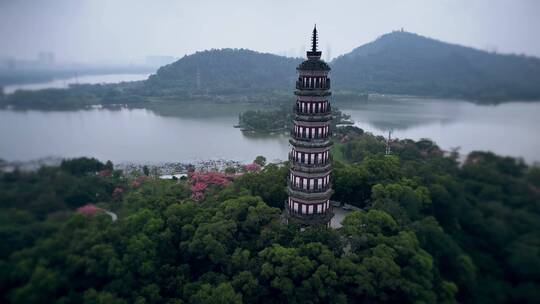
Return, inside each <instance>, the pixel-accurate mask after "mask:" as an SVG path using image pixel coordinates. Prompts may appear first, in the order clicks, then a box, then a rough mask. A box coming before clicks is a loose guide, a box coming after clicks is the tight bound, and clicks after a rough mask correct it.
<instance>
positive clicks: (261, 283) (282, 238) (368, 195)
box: [0, 127, 540, 303]
mask: <svg viewBox="0 0 540 304" xmlns="http://www.w3.org/2000/svg"><path fill="white" fill-rule="evenodd" d="M335 140H336V143H337V144H336V149H338V150H340V151H341V153H342V155H343V158H342V161H334V167H335V170H334V188H335V195H334V199H335V200H339V201H342V202H346V203H350V204H353V205H356V206H358V207H360V208H361V210H360V211H354V212H350V213H348V214H347V216H346V218H345V220H344V221H343V227H342V228H340V229H337V230H335V229H325V228H316V227H314V228H308V229H305V230H304V231H300V230H299V229H298V228H297V227H294V226H288V225H284V224H283V223H282V220H281V217H280V214H281V210H280V209H281V208H282V207H283V202H284V200H285V199H286V194H285V192H284V188H285V183H286V178H285V177H286V175H287V164H286V163H285V164H281V165H280V164H266V162H264V161H263V159H262V158H259V159H258V163H260V165H258V166H261V165H262V166H263V167H262V169H261V170H254V171H247V172H246V173H244V174H243V175H235V174H228V173H220V172H215V173H209V174H210V175H206V173H202V172H201V173H196V174H195V175H190V177H189V178H188V179H181V180H159V179H153V178H151V177H147V176H145V175H141V176H136V175H133V176H132V175H129V176H126V175H124V174H123V173H122V172H120V171H117V170H115V169H114V167H113V165H112V164H111V163H107V164H104V163H101V162H99V161H97V160H95V159H89V158H82V159H73V160H66V161H65V162H64V163H63V164H62V165H61V166H59V167H42V168H41V169H39V170H37V171H35V172H22V171H18V170H16V171H13V172H9V173H2V174H1V175H0V217H1V221H0V236H1V238H2V240H3V242H2V245H1V246H0V289H1V290H0V291H1V292H0V294H1V298H0V301H1V302H5V303H37V302H43V300H44V299H47V300H48V301H50V302H59V303H241V302H245V303H275V302H279V303H281V302H293V303H314V302H332V303H346V302H366V303H396V302H399V303H436V302H437V303H456V302H460V303H534V302H536V301H537V300H538V299H539V290H540V289H539V287H540V286H539V282H540V271H539V269H540V252H539V250H540V227H539V225H540V224H539V223H540V211H539V205H538V201H539V198H540V197H539V196H540V169H539V168H537V167H531V166H528V165H526V164H525V163H523V162H522V161H521V160H518V159H514V158H509V157H501V156H497V155H494V154H492V153H486V152H474V153H471V154H470V155H468V156H467V158H466V160H465V161H464V163H463V164H462V165H460V164H459V163H458V161H457V155H456V154H450V155H446V154H444V153H443V152H442V151H441V150H440V149H439V148H438V147H437V146H436V144H435V143H433V142H431V141H429V140H421V141H412V140H399V141H397V140H396V141H394V142H392V151H393V154H392V155H391V156H385V155H384V139H383V138H379V137H375V136H373V135H371V134H369V133H364V132H363V131H362V130H360V129H357V128H354V127H347V128H340V129H338V131H337V132H336V137H335ZM202 182H205V183H206V184H205V186H204V187H203V186H201V183H202ZM194 191H197V193H201V195H195V193H194ZM88 204H92V206H94V207H93V208H87V209H84V208H83V209H81V207H84V206H88ZM103 210H108V211H110V212H114V213H115V214H116V215H118V219H117V220H116V221H113V220H112V219H111V217H110V216H109V215H108V214H107V213H105V212H102V211H103ZM90 211H91V212H90Z"/></svg>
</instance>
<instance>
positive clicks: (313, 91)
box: [285, 28, 334, 226]
mask: <svg viewBox="0 0 540 304" xmlns="http://www.w3.org/2000/svg"><path fill="white" fill-rule="evenodd" d="M317 39H318V37H317V28H314V29H313V36H312V47H311V51H308V52H307V58H308V59H307V60H306V61H304V62H302V63H301V64H300V65H299V66H298V67H297V68H296V69H297V71H298V74H299V75H298V76H299V77H298V80H297V81H296V91H295V95H296V107H295V110H294V111H295V118H294V124H293V128H292V130H291V139H290V143H291V145H292V151H291V152H290V154H289V161H290V170H289V177H288V184H287V192H288V194H289V198H288V200H287V202H286V204H285V207H286V217H287V221H288V222H289V223H297V224H300V225H301V226H307V225H326V226H328V225H329V223H330V219H331V218H332V216H333V215H334V214H333V212H332V206H331V205H330V196H331V195H332V186H331V185H332V184H331V178H330V173H331V163H330V147H331V146H332V142H331V140H330V121H331V120H332V114H331V107H330V101H329V97H330V95H331V93H330V79H329V78H328V73H329V72H330V67H329V66H328V64H327V63H326V62H324V61H323V60H321V54H322V53H321V52H320V51H318V50H317V44H318V40H317Z"/></svg>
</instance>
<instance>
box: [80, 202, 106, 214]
mask: <svg viewBox="0 0 540 304" xmlns="http://www.w3.org/2000/svg"><path fill="white" fill-rule="evenodd" d="M102 211H103V209H101V208H98V207H96V205H94V204H86V205H84V206H82V207H79V208H77V213H79V214H83V215H88V216H90V215H94V214H96V213H99V212H102Z"/></svg>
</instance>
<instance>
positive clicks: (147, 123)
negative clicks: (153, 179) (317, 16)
mask: <svg viewBox="0 0 540 304" xmlns="http://www.w3.org/2000/svg"><path fill="white" fill-rule="evenodd" d="M338 106H339V108H340V109H341V110H342V111H344V112H346V113H349V114H351V116H352V119H353V120H354V121H355V124H356V125H357V126H359V127H361V128H363V129H365V130H366V131H369V132H372V133H375V134H380V135H384V134H387V133H386V132H387V130H390V129H392V130H393V135H392V137H399V138H412V139H420V138H431V139H433V140H434V141H436V142H437V143H438V144H439V145H440V146H441V147H442V148H443V149H447V150H448V149H451V148H454V147H461V149H460V152H461V153H466V152H470V151H472V150H490V151H494V152H496V153H498V154H502V155H510V156H517V157H523V158H524V159H525V160H526V161H528V162H529V163H532V162H535V161H540V140H539V136H538V133H539V132H540V120H539V119H538V118H539V117H540V102H528V103H527V102H511V103H505V104H501V105H495V106H480V105H476V104H473V103H469V102H465V101H459V100H447V99H446V100H445V99H430V98H413V97H381V96H376V97H374V98H371V97H370V101H367V102H358V103H348V104H342V105H338ZM250 108H255V106H253V105H247V104H234V105H231V104H220V105H216V104H211V103H201V104H194V103H189V104H181V105H168V106H162V105H159V106H155V107H153V108H151V109H126V108H123V109H118V110H110V109H89V110H80V111H14V110H6V109H4V110H0V158H2V159H5V160H9V161H14V160H22V161H25V160H33V159H38V158H42V157H46V156H59V157H77V156H94V157H97V158H99V159H101V160H109V159H110V160H112V161H113V162H116V163H118V162H138V163H159V162H194V161H198V160H207V159H227V160H239V161H243V162H250V161H252V160H253V159H254V158H255V157H256V156H257V155H264V156H266V157H267V158H268V159H269V160H277V159H281V160H283V159H285V158H286V157H287V153H288V151H289V144H288V140H287V139H288V137H287V136H286V135H265V136H253V135H245V134H243V133H242V132H241V131H240V130H239V129H237V128H233V125H235V124H236V123H237V122H238V114H239V113H240V112H242V111H245V110H246V109H250Z"/></svg>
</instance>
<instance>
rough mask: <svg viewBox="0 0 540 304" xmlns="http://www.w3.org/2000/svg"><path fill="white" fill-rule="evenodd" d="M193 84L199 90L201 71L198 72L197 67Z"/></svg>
mask: <svg viewBox="0 0 540 304" xmlns="http://www.w3.org/2000/svg"><path fill="white" fill-rule="evenodd" d="M195 83H196V85H197V90H200V89H201V71H200V70H199V66H198V65H197V72H196V74H195Z"/></svg>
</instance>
